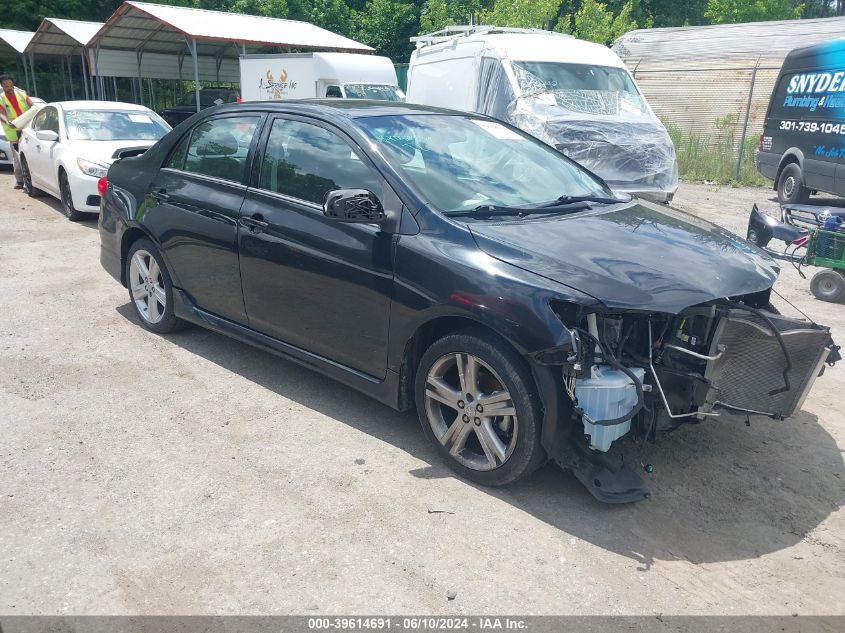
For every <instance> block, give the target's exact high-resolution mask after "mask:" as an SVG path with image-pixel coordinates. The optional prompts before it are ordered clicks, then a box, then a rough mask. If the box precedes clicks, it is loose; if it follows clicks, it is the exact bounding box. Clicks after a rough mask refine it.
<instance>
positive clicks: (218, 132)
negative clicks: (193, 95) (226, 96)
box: [171, 115, 260, 182]
mask: <svg viewBox="0 0 845 633" xmlns="http://www.w3.org/2000/svg"><path fill="white" fill-rule="evenodd" d="M259 121H260V117H259V116H257V115H255V116H233V117H223V118H219V119H211V120H207V121H203V122H202V123H200V124H199V125H198V126H197V127H195V128H194V130H193V132H192V133H191V140H190V142H189V143H188V145H187V152H186V155H185V160H184V166H183V167H182V169H183V170H184V171H186V172H190V173H194V174H201V175H203V176H211V177H213V178H220V179H222V180H231V181H234V182H244V178H245V175H246V166H247V157H248V155H249V148H250V145H251V144H252V139H253V137H254V136H255V129H256V127H257V126H258V122H259ZM179 149H181V148H179ZM179 149H177V151H176V152H174V154H173V155H172V156H171V159H173V158H175V159H176V160H179V159H180V156H179V153H180V152H179ZM173 166H174V167H175V168H177V169H178V167H176V165H173Z"/></svg>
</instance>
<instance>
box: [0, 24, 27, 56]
mask: <svg viewBox="0 0 845 633" xmlns="http://www.w3.org/2000/svg"><path fill="white" fill-rule="evenodd" d="M33 35H35V33H33V32H32V31H13V30H12V29H0V55H2V54H7V55H8V54H12V55H23V52H24V51H25V50H26V45H27V44H29V41H30V40H31V39H32V36H33Z"/></svg>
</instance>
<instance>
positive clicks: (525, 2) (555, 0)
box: [479, 0, 560, 29]
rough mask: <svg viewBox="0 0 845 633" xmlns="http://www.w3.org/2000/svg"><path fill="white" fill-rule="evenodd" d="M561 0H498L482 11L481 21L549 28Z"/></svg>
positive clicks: (502, 24)
mask: <svg viewBox="0 0 845 633" xmlns="http://www.w3.org/2000/svg"><path fill="white" fill-rule="evenodd" d="M559 6H560V0H496V2H495V3H494V4H493V7H492V8H491V9H489V10H486V11H481V12H480V14H479V21H480V22H483V23H484V24H495V25H496V26H513V27H518V28H540V29H542V28H547V27H548V25H549V23H550V22H551V21H552V20H553V19H554V17H555V14H556V13H557V9H558V7H559Z"/></svg>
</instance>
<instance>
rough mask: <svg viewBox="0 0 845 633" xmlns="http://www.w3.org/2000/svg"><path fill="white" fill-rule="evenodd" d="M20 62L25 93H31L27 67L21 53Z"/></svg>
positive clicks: (24, 57) (24, 56)
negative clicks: (21, 63)
mask: <svg viewBox="0 0 845 633" xmlns="http://www.w3.org/2000/svg"><path fill="white" fill-rule="evenodd" d="M21 61H22V62H23V76H24V81H25V82H26V91H27V92H32V82H30V80H29V67H28V66H27V64H26V55H24V54H23V53H21Z"/></svg>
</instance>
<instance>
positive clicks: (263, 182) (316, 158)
mask: <svg viewBox="0 0 845 633" xmlns="http://www.w3.org/2000/svg"><path fill="white" fill-rule="evenodd" d="M259 187H260V188H262V189H266V190H267V191H274V192H276V193H282V194H285V195H287V196H291V197H292V198H298V199H300V200H306V201H308V202H313V203H314V204H323V202H324V201H325V199H326V194H327V193H328V192H329V191H332V190H334V189H346V188H351V189H367V190H368V191H372V192H373V193H375V194H376V195H380V193H381V180H380V178H379V177H378V176H377V175H376V174H375V172H373V170H372V169H371V168H370V166H369V165H367V164H366V163H365V162H364V161H363V160H362V159H361V157H360V156H359V155H358V153H357V152H356V151H355V150H354V149H353V147H352V145H350V144H349V143H348V142H347V141H346V140H344V139H343V138H341V137H340V136H338V135H337V134H335V133H334V132H331V131H329V130H327V129H325V128H323V127H320V126H318V125H313V124H311V123H304V122H302V121H294V120H286V119H276V120H275V121H274V122H273V127H272V129H271V130H270V136H269V138H268V139H267V148H266V150H265V152H264V157H263V159H262V161H261V172H260V175H259Z"/></svg>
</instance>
